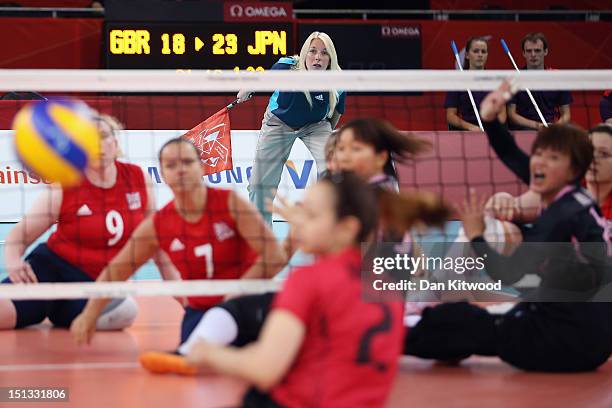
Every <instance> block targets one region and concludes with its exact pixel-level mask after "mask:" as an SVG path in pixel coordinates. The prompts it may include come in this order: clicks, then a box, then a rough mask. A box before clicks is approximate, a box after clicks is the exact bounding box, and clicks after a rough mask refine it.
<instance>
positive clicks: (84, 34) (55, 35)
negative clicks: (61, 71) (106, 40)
mask: <svg viewBox="0 0 612 408" xmlns="http://www.w3.org/2000/svg"><path fill="white" fill-rule="evenodd" d="M1 21H2V24H0V38H2V47H0V68H82V69H94V68H101V67H102V59H101V52H102V45H101V40H102V20H101V19H93V18H91V19H88V18H74V19H73V18H70V19H59V18H2V19H1Z"/></svg>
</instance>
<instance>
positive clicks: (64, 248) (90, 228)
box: [47, 161, 147, 279]
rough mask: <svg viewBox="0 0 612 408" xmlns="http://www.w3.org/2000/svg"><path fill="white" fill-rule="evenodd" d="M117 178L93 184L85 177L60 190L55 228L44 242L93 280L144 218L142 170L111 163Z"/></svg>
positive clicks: (126, 164)
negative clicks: (109, 184) (109, 182)
mask: <svg viewBox="0 0 612 408" xmlns="http://www.w3.org/2000/svg"><path fill="white" fill-rule="evenodd" d="M115 165H116V166H117V181H116V182H115V185H114V186H113V187H111V188H101V187H96V186H94V185H93V184H91V182H90V181H89V180H87V179H86V178H85V179H84V180H83V182H82V183H81V185H80V186H78V187H74V188H68V189H63V191H62V193H63V196H62V205H61V208H60V215H59V218H58V222H57V230H56V231H55V232H54V233H53V234H51V236H50V237H49V240H48V241H47V245H48V246H49V248H50V249H51V250H52V251H53V252H55V253H56V254H57V255H59V256H61V257H62V258H64V259H65V260H66V261H68V262H70V263H71V264H73V265H74V266H76V267H77V268H79V269H81V270H82V271H83V272H85V273H86V274H87V275H89V276H90V277H91V278H92V279H96V278H97V277H98V275H99V274H100V272H101V271H102V269H104V267H105V266H106V265H107V264H108V263H109V262H110V260H111V259H112V258H113V257H114V256H115V255H116V254H117V252H119V250H120V249H121V248H122V247H123V245H125V243H126V241H127V240H128V238H129V237H130V235H132V231H134V229H135V228H136V227H137V226H138V224H140V222H141V221H142V220H143V219H144V217H145V213H146V209H147V187H146V182H145V178H144V174H143V172H142V169H141V168H140V167H139V166H135V165H133V164H128V163H121V162H118V161H117V162H115Z"/></svg>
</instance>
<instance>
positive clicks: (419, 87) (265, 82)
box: [0, 69, 612, 92]
mask: <svg viewBox="0 0 612 408" xmlns="http://www.w3.org/2000/svg"><path fill="white" fill-rule="evenodd" d="M504 79H514V80H515V81H516V85H517V87H518V89H525V88H529V89H538V90H603V89H612V70H558V71H554V70H541V71H523V72H520V73H517V72H516V71H512V70H490V71H489V70H486V71H476V70H469V71H463V72H461V71H456V70H381V71H363V70H351V71H326V72H307V71H303V72H302V71H288V70H274V71H265V72H233V71H231V72H207V71H195V70H194V71H183V72H181V71H179V72H177V71H172V70H61V69H60V70H27V69H24V70H21V69H20V70H8V69H5V70H0V89H10V90H13V91H32V90H35V91H37V92H235V91H237V90H239V89H247V90H251V91H255V92H257V91H274V90H281V91H292V90H293V91H296V90H297V91H306V90H321V89H344V90H346V91H349V92H350V91H358V92H359V91H374V92H401V91H464V90H465V89H466V88H469V89H471V90H480V91H484V90H492V89H495V88H497V87H498V86H499V84H500V82H501V81H502V80H504Z"/></svg>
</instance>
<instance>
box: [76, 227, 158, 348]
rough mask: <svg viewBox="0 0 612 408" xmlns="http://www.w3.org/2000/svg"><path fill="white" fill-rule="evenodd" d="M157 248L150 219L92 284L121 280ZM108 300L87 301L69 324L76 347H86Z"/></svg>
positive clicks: (135, 232) (137, 230)
mask: <svg viewBox="0 0 612 408" xmlns="http://www.w3.org/2000/svg"><path fill="white" fill-rule="evenodd" d="M158 249H159V243H158V241H157V236H156V234H155V227H154V226H153V216H149V217H147V218H146V219H145V220H144V221H143V222H141V223H140V225H138V227H136V229H135V230H134V232H133V233H132V236H131V237H130V239H129V240H128V242H127V243H126V244H125V245H124V247H123V248H122V249H121V251H119V253H118V254H117V255H115V257H114V258H113V259H112V260H111V261H110V263H109V264H108V265H107V266H106V268H104V270H103V271H102V273H101V274H100V276H98V279H97V280H96V282H108V281H124V280H127V279H128V278H129V277H130V276H132V274H133V273H134V272H135V271H136V270H137V269H138V268H140V267H141V266H142V264H144V263H145V262H146V261H147V260H148V259H149V258H151V257H152V256H153V254H154V253H155V252H156V251H157V250H158ZM109 302H110V299H97V298H96V299H89V301H88V302H87V305H86V306H85V308H84V309H83V311H82V312H81V314H79V315H78V316H77V317H76V318H75V319H74V320H73V322H72V324H71V325H70V331H71V333H72V335H73V337H74V339H75V341H76V342H77V344H89V343H90V342H91V339H92V338H93V335H94V333H95V331H96V321H97V320H98V317H99V316H100V314H101V313H102V310H104V308H105V307H106V305H107V304H108V303H109Z"/></svg>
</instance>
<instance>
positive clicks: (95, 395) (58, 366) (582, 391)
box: [0, 298, 612, 408]
mask: <svg viewBox="0 0 612 408" xmlns="http://www.w3.org/2000/svg"><path fill="white" fill-rule="evenodd" d="M138 301H139V303H140V304H141V312H140V314H139V317H138V320H137V321H136V323H135V324H134V326H133V327H131V328H130V329H128V330H125V331H123V332H112V333H98V334H97V335H96V337H95V339H94V341H93V344H92V345H90V346H84V347H79V348H77V347H76V346H75V345H74V344H73V342H72V339H71V338H70V336H69V333H68V332H67V331H66V330H60V329H52V328H50V326H49V325H48V324H44V323H43V324H42V325H39V326H37V327H34V328H30V329H25V330H20V331H3V332H2V331H0V344H1V345H2V347H1V348H0V387H66V388H68V389H69V395H70V402H69V403H44V404H42V403H36V404H34V403H21V402H20V403H14V404H7V403H0V406H2V407H5V406H6V407H10V406H14V407H40V406H52V407H60V406H75V407H82V406H87V407H123V406H125V407H147V408H149V407H171V408H178V407H199V408H207V407H210V408H213V407H214V408H228V407H235V406H239V405H238V403H239V401H240V397H241V394H242V392H243V391H244V390H245V385H244V384H243V383H242V382H240V381H237V380H233V379H230V378H225V377H220V376H206V377H199V378H186V377H178V376H159V375H151V374H149V373H147V372H146V371H144V370H143V369H141V368H140V367H139V365H138V361H137V359H138V355H139V352H140V351H144V350H171V349H173V348H174V347H175V346H176V343H177V340H178V331H179V323H180V318H181V310H180V307H179V306H178V304H177V303H176V302H175V301H174V300H172V299H169V298H141V299H139V300H138ZM388 406H389V407H483V408H486V407H493V406H494V407H501V408H504V407H508V408H510V407H517V408H519V407H520V408H524V407H596V408H599V407H601V408H604V407H612V360H610V361H609V362H608V363H607V364H606V365H605V366H604V367H602V368H601V369H600V370H599V371H597V372H594V373H585V374H534V373H525V372H522V371H519V370H515V369H513V368H511V367H509V366H507V365H505V364H504V363H502V362H500V361H499V360H497V359H495V358H480V357H479V358H470V359H468V360H466V361H464V362H463V363H462V364H461V365H460V366H459V367H449V366H444V365H439V364H435V363H432V362H428V361H422V360H418V359H415V358H410V357H406V358H403V359H402V362H401V370H400V373H399V375H398V376H397V379H396V382H395V384H394V387H393V391H392V393H391V397H390V399H389V401H388Z"/></svg>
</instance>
